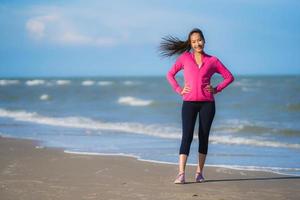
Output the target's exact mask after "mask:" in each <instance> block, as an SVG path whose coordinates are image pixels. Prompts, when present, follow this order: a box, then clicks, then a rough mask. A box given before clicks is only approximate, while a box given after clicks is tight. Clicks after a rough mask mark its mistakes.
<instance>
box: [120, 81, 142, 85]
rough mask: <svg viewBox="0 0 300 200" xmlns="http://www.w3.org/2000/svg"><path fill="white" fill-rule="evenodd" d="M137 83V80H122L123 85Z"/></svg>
mask: <svg viewBox="0 0 300 200" xmlns="http://www.w3.org/2000/svg"><path fill="white" fill-rule="evenodd" d="M139 83H140V82H138V81H123V84H124V85H138V84H139Z"/></svg>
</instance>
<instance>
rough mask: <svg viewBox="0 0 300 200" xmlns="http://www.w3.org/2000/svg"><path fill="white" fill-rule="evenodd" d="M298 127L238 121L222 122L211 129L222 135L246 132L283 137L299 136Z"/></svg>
mask: <svg viewBox="0 0 300 200" xmlns="http://www.w3.org/2000/svg"><path fill="white" fill-rule="evenodd" d="M298 128H299V127H296V125H295V124H288V123H287V122H286V123H283V122H281V123H278V122H266V121H249V120H240V119H228V120H222V121H221V122H220V123H219V124H216V125H215V126H214V127H213V130H215V131H217V132H224V133H237V132H247V133H255V134H270V133H276V134H283V135H300V130H299V129H298Z"/></svg>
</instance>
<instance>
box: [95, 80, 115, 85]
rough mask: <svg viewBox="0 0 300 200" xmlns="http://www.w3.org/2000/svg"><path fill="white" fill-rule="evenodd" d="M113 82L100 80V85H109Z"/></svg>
mask: <svg viewBox="0 0 300 200" xmlns="http://www.w3.org/2000/svg"><path fill="white" fill-rule="evenodd" d="M112 84H113V82H112V81H99V82H98V85H101V86H107V85H112Z"/></svg>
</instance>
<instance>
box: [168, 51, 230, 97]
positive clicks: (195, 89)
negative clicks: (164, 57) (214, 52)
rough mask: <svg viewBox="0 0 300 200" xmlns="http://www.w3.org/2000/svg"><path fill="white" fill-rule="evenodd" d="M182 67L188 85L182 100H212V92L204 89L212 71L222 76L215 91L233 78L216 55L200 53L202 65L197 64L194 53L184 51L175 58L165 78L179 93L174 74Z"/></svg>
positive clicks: (180, 89)
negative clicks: (187, 90) (188, 90)
mask: <svg viewBox="0 0 300 200" xmlns="http://www.w3.org/2000/svg"><path fill="white" fill-rule="evenodd" d="M182 69H183V75H184V82H185V83H186V84H187V85H188V86H189V87H190V92H189V93H186V94H184V95H182V98H183V100H184V101H214V95H213V93H210V92H208V91H206V89H205V87H206V86H207V85H210V78H211V77H212V75H213V74H214V73H219V74H221V75H222V77H223V78H224V80H223V81H222V82H221V83H219V84H218V85H217V87H216V91H217V93H218V92H221V91H222V90H223V89H224V88H225V87H227V86H228V85H229V84H230V83H231V82H232V81H233V80H234V77H233V75H232V74H231V73H230V71H229V70H228V69H227V68H226V67H225V66H224V65H223V64H222V63H221V61H220V60H219V59H218V58H217V57H215V56H210V55H208V54H206V53H205V52H204V53H203V54H202V65H201V66H198V64H197V63H196V60H195V58H194V53H192V52H184V53H182V54H181V55H180V56H179V57H178V58H177V60H176V62H175V64H174V65H173V66H172V68H171V69H170V70H169V71H168V73H167V80H168V81H169V83H170V84H171V86H172V88H173V90H174V91H176V92H177V93H178V94H180V93H181V91H182V88H181V87H180V85H179V84H178V83H177V81H176V79H175V75H176V73H177V72H178V71H180V70H182Z"/></svg>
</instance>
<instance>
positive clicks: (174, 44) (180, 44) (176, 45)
mask: <svg viewBox="0 0 300 200" xmlns="http://www.w3.org/2000/svg"><path fill="white" fill-rule="evenodd" d="M193 33H199V34H200V37H201V38H202V39H203V40H204V42H205V38H204V35H203V33H202V31H201V30H200V29H198V28H194V29H193V30H191V32H190V33H189V35H188V38H187V40H186V41H182V40H180V39H178V38H177V37H173V36H170V35H168V36H166V37H162V40H163V41H162V42H161V43H160V46H159V51H160V55H161V56H162V57H171V56H173V55H176V54H181V53H183V52H185V51H190V50H191V48H192V47H191V35H192V34H193Z"/></svg>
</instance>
